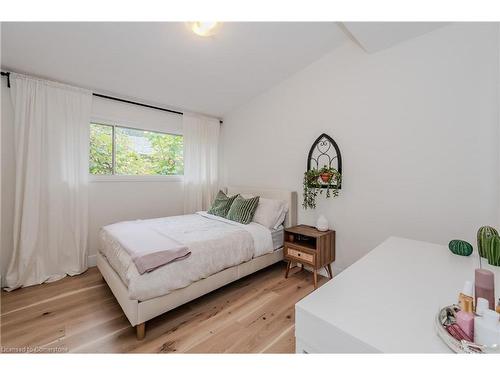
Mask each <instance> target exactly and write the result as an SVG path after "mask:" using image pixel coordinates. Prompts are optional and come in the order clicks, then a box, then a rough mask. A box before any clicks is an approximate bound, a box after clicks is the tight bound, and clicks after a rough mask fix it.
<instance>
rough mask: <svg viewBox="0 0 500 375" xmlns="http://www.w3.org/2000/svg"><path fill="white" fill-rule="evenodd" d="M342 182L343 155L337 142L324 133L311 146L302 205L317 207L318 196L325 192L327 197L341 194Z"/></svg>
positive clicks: (305, 173)
mask: <svg viewBox="0 0 500 375" xmlns="http://www.w3.org/2000/svg"><path fill="white" fill-rule="evenodd" d="M341 183H342V157H341V155H340V149H339V147H338V145H337V143H336V142H335V141H334V140H333V138H332V137H330V136H329V135H327V134H325V133H323V134H321V135H320V136H319V137H318V138H317V139H316V141H315V142H314V143H313V145H312V146H311V149H310V150H309V155H308V157H307V170H306V171H305V172H304V180H303V187H304V201H303V203H302V206H303V207H304V208H305V209H307V208H316V197H317V196H318V194H323V191H324V190H325V196H326V198H330V197H332V196H333V197H336V196H338V195H339V189H340V187H341Z"/></svg>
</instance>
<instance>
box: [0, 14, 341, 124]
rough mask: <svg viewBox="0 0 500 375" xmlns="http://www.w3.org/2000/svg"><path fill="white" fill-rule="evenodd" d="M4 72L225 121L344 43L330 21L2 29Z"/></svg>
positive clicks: (42, 25) (4, 25)
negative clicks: (205, 29) (205, 33)
mask: <svg viewBox="0 0 500 375" xmlns="http://www.w3.org/2000/svg"><path fill="white" fill-rule="evenodd" d="M1 35H2V54H1V57H2V61H1V65H2V68H3V69H5V70H13V71H17V72H23V73H30V74H33V75H37V76H40V77H44V78H49V79H53V80H58V81H62V82H66V83H70V84H73V85H77V86H81V87H85V88H89V89H92V90H95V91H97V92H101V93H105V94H113V95H117V96H120V97H126V98H130V99H136V100H142V101H144V102H148V103H151V104H157V105H163V106H168V107H170V108H178V109H182V110H191V111H196V112H201V113H205V114H210V115H214V116H219V117H220V116H223V115H224V114H225V113H227V112H228V111H229V110H231V109H232V108H234V107H236V106H238V105H240V104H242V103H244V102H245V101H248V100H250V99H251V98H252V97H254V96H256V95H258V94H259V93H261V92H263V91H265V90H267V89H268V88H270V87H272V86H273V85H275V84H277V83H279V82H280V81H282V80H283V79H285V78H286V77H288V76H289V75H291V74H293V73H295V72H297V71H298V70H300V69H302V68H304V67H305V66H307V65H308V64H310V63H312V62H313V61H315V60H317V59H319V58H320V57H322V56H323V55H325V54H326V53H327V52H329V51H331V50H332V49H334V48H335V47H337V46H339V45H340V44H342V43H343V42H344V41H346V36H345V34H344V33H343V32H342V31H341V30H340V29H339V27H338V26H337V25H336V24H335V23H297V22H295V23H224V24H223V25H222V28H221V29H220V31H219V33H218V34H217V35H215V36H214V37H211V38H201V37H199V36H197V35H195V34H193V33H192V32H190V31H189V30H188V29H187V27H186V26H185V24H184V23H110V22H107V23H2V33H1Z"/></svg>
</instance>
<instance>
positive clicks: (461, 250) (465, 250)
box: [448, 240, 472, 257]
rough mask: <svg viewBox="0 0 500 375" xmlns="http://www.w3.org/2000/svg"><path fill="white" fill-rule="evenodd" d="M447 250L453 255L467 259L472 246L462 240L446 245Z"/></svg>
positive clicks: (452, 241)
mask: <svg viewBox="0 0 500 375" xmlns="http://www.w3.org/2000/svg"><path fill="white" fill-rule="evenodd" d="M448 249H450V251H451V252H452V253H453V254H456V255H461V256H465V257H468V256H469V255H471V254H472V245H471V244H470V243H468V242H467V241H463V240H451V241H450V243H449V244H448Z"/></svg>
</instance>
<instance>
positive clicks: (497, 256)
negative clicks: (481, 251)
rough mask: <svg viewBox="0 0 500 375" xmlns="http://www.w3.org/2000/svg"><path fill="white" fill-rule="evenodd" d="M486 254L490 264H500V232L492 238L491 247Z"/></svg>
mask: <svg viewBox="0 0 500 375" xmlns="http://www.w3.org/2000/svg"><path fill="white" fill-rule="evenodd" d="M486 255H487V256H486V257H487V258H488V263H489V264H491V265H492V266H500V236H499V235H498V234H496V235H494V236H493V238H492V239H491V241H490V247H489V249H488V253H487V254H486Z"/></svg>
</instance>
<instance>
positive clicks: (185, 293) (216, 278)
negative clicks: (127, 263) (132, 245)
mask: <svg viewBox="0 0 500 375" xmlns="http://www.w3.org/2000/svg"><path fill="white" fill-rule="evenodd" d="M226 191H227V193H228V194H230V195H233V194H236V193H241V194H251V195H259V196H261V197H263V198H270V199H281V200H284V201H286V202H287V203H288V207H289V210H288V214H287V216H286V218H285V227H286V228H288V227H290V226H293V225H296V224H297V193H295V192H291V191H286V190H274V189H260V188H251V187H244V186H229V187H227V189H226ZM282 259H283V248H279V249H277V250H275V251H273V252H272V253H270V254H266V255H262V256H259V257H257V258H253V259H252V260H250V261H248V262H245V263H242V264H239V265H237V266H233V267H230V268H226V269H225V270H222V271H220V272H218V273H216V274H213V275H211V276H209V277H207V278H206V279H201V280H199V281H196V282H194V283H192V284H191V285H189V286H187V287H185V288H182V289H177V290H175V291H173V292H170V293H169V294H166V295H164V296H160V297H156V298H151V299H148V300H145V301H138V300H133V299H130V298H129V297H128V290H127V286H126V285H125V284H124V283H123V282H122V280H121V279H120V277H119V276H118V274H117V273H116V272H115V271H114V270H113V268H112V267H111V266H110V265H109V263H108V261H107V260H106V258H105V257H104V256H103V255H102V254H101V253H100V252H98V253H97V268H98V269H99V271H100V272H101V274H102V277H103V279H104V280H105V281H106V283H107V284H108V286H109V288H110V289H111V291H112V292H113V294H114V296H115V297H116V299H117V300H118V303H119V304H120V306H121V308H122V310H123V312H124V313H125V315H126V316H127V318H128V320H129V322H130V324H131V325H132V326H133V327H135V328H136V335H137V339H138V340H142V339H143V338H144V337H145V335H146V322H147V321H148V320H150V319H153V318H155V317H157V316H158V315H161V314H163V313H165V312H167V311H170V310H172V309H175V308H176V307H178V306H180V305H183V304H185V303H187V302H189V301H192V300H194V299H196V298H198V297H201V296H203V295H205V294H207V293H210V292H212V291H214V290H215V289H218V288H220V287H222V286H224V285H227V284H229V283H231V282H233V281H236V280H238V279H240V278H242V277H245V276H247V275H250V274H252V273H254V272H256V271H258V270H261V269H263V268H265V267H268V266H270V265H271V264H274V263H276V262H279V261H280V260H282Z"/></svg>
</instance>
